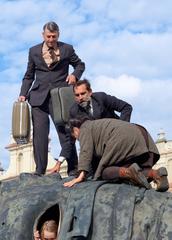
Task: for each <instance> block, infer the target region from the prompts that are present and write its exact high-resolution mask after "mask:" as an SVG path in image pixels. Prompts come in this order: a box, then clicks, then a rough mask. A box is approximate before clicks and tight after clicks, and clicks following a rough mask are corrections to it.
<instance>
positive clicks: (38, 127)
mask: <svg viewBox="0 0 172 240" xmlns="http://www.w3.org/2000/svg"><path fill="white" fill-rule="evenodd" d="M32 121H33V149H34V159H35V163H36V173H38V174H44V173H45V171H46V168H47V162H48V134H49V117H48V113H47V112H44V111H43V110H42V109H41V108H39V107H32Z"/></svg>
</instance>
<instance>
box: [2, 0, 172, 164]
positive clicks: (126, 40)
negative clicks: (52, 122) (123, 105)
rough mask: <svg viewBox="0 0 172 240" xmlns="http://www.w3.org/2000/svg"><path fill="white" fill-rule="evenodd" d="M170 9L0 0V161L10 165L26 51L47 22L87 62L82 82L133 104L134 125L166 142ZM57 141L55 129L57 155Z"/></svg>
mask: <svg viewBox="0 0 172 240" xmlns="http://www.w3.org/2000/svg"><path fill="white" fill-rule="evenodd" d="M171 8H172V2H171V0H164V1H162V0H152V1H149V0H139V1H138V0H121V1H118V0H113V1H110V0H101V1H99V2H98V3H97V2H96V1H92V0H81V1H78V0H76V1H75V0H73V1H68V0H49V1H46V0H13V1H9V0H4V1H3V0H2V1H0V9H1V15H0V33H1V37H0V56H1V63H0V78H1V84H0V92H1V95H0V110H1V115H0V133H1V139H3V140H1V142H0V154H1V155H0V161H3V164H4V165H5V166H7V162H8V158H9V157H8V152H7V150H4V146H5V145H6V144H8V142H9V134H10V131H11V109H12V103H13V101H14V100H15V99H16V98H17V96H18V93H19V89H20V84H21V80H22V77H23V74H24V72H25V70H26V63H27V55H28V49H29V47H31V46H32V45H34V44H37V43H39V42H40V41H42V36H41V33H42V26H43V25H44V24H45V22H47V21H50V20H54V21H56V22H57V23H58V24H59V26H60V40H62V41H66V42H68V43H71V44H73V45H74V47H75V49H76V53H78V55H79V56H80V57H81V58H82V59H83V60H84V61H85V62H86V71H85V73H84V75H83V77H88V79H90V80H91V83H92V87H93V90H96V91H105V92H107V93H109V94H111V95H115V96H117V97H119V98H121V99H124V100H126V101H128V102H130V103H131V104H132V105H133V107H134V110H133V115H132V121H134V122H140V123H141V124H143V125H145V126H146V127H147V128H148V130H150V132H151V133H152V134H153V135H154V137H155V136H156V133H157V132H158V131H159V129H160V128H164V130H165V131H166V132H168V133H169V138H171V136H172V129H171V121H170V119H171V118H172V108H171V105H170V103H171V92H172V84H171V76H172V68H171V58H172V47H171V42H172V27H171V26H172V24H171V23H172V14H171ZM53 139H54V140H53ZM57 142H58V140H57V136H56V133H55V132H54V130H52V149H53V153H54V155H58V151H59V148H58V149H57V147H56V146H57V145H56V144H57ZM5 162H6V163H5Z"/></svg>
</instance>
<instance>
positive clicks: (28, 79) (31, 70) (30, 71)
mask: <svg viewBox="0 0 172 240" xmlns="http://www.w3.org/2000/svg"><path fill="white" fill-rule="evenodd" d="M31 55H32V54H31V50H29V56H28V64H27V70H26V73H25V75H24V77H23V81H22V86H21V90H20V94H19V101H23V99H24V97H25V100H26V96H27V93H28V91H29V89H30V87H31V86H32V83H33V81H34V77H35V63H34V61H33V59H32V56H31ZM25 100H24V101H25Z"/></svg>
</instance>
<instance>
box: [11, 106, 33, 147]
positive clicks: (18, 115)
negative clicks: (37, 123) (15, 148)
mask: <svg viewBox="0 0 172 240" xmlns="http://www.w3.org/2000/svg"><path fill="white" fill-rule="evenodd" d="M12 136H13V138H14V140H15V141H16V143H17V144H26V143H28V141H29V138H30V109H29V105H28V103H27V102H14V104H13V111H12Z"/></svg>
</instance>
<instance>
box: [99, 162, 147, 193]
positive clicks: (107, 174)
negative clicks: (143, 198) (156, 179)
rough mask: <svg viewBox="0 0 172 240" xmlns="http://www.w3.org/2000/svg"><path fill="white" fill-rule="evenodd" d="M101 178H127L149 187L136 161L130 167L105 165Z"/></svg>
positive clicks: (134, 182)
mask: <svg viewBox="0 0 172 240" xmlns="http://www.w3.org/2000/svg"><path fill="white" fill-rule="evenodd" d="M102 178H103V179H104V180H128V181H130V182H131V183H133V184H134V185H136V186H140V187H145V188H147V189H150V188H151V186H150V184H149V183H148V181H147V179H146V177H145V176H144V175H143V174H142V172H141V168H140V167H139V166H138V165H137V164H136V163H133V164H132V165H131V166H130V167H116V166H111V167H107V168H105V169H104V170H103V172H102Z"/></svg>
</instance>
